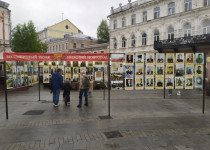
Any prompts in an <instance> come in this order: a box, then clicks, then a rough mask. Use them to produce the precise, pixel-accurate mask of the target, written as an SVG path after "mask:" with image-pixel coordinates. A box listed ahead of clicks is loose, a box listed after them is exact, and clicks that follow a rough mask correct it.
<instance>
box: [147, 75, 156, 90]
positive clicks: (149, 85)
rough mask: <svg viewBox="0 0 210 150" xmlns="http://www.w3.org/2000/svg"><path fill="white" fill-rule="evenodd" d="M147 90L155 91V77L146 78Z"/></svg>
mask: <svg viewBox="0 0 210 150" xmlns="http://www.w3.org/2000/svg"><path fill="white" fill-rule="evenodd" d="M145 88H146V89H154V77H146V83H145Z"/></svg>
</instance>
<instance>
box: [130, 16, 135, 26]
mask: <svg viewBox="0 0 210 150" xmlns="http://www.w3.org/2000/svg"><path fill="white" fill-rule="evenodd" d="M131 24H132V25H134V24H136V14H133V15H132V16H131Z"/></svg>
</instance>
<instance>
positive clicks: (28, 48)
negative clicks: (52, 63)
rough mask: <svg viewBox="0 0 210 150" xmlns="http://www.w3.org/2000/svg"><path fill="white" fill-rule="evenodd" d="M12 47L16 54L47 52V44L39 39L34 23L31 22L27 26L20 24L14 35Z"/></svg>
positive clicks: (14, 30)
mask: <svg viewBox="0 0 210 150" xmlns="http://www.w3.org/2000/svg"><path fill="white" fill-rule="evenodd" d="M12 45H13V51H14V52H28V53H31V52H37V53H39V52H42V53H45V52H47V44H45V43H42V42H41V41H40V40H39V39H38V34H37V33H36V30H35V27H34V23H33V22H32V21H29V22H28V23H27V24H26V23H24V24H23V25H21V24H18V25H17V26H16V27H15V28H14V29H13V33H12Z"/></svg>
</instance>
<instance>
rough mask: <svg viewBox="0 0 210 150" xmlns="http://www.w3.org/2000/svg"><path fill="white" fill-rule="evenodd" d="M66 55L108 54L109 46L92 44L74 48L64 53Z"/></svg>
mask: <svg viewBox="0 0 210 150" xmlns="http://www.w3.org/2000/svg"><path fill="white" fill-rule="evenodd" d="M66 52H68V53H109V44H108V43H103V44H94V45H89V46H85V47H82V48H74V49H70V50H68V51H66Z"/></svg>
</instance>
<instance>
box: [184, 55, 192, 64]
mask: <svg viewBox="0 0 210 150" xmlns="http://www.w3.org/2000/svg"><path fill="white" fill-rule="evenodd" d="M185 61H186V64H194V54H193V53H186V59H185Z"/></svg>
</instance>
